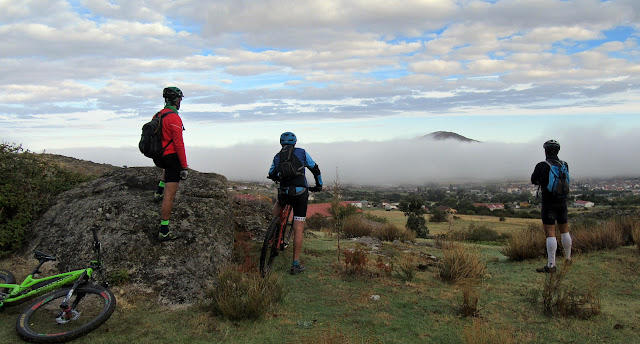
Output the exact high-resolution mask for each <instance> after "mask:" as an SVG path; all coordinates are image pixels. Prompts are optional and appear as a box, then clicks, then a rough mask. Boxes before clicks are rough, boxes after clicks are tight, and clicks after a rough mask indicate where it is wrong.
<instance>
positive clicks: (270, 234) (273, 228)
mask: <svg viewBox="0 0 640 344" xmlns="http://www.w3.org/2000/svg"><path fill="white" fill-rule="evenodd" d="M290 215H291V205H289V204H287V205H285V206H284V207H282V208H281V209H280V213H279V214H278V216H275V217H274V218H273V219H272V220H271V222H270V223H269V227H267V233H266V234H265V236H264V243H263V244H262V252H261V253H260V273H261V274H262V277H265V276H266V275H267V274H268V273H269V271H271V264H273V259H274V258H275V257H277V256H278V253H279V252H280V251H284V250H285V249H286V248H287V247H288V246H289V240H290V239H291V234H292V233H293V221H289V217H290ZM285 234H286V235H285ZM285 237H286V238H285Z"/></svg>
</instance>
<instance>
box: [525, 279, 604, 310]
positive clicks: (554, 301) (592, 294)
mask: <svg viewBox="0 0 640 344" xmlns="http://www.w3.org/2000/svg"><path fill="white" fill-rule="evenodd" d="M570 270H571V268H570V267H568V266H565V267H563V268H561V269H559V270H558V272H557V273H551V274H548V275H545V276H544V280H543V286H542V291H533V294H532V295H531V296H530V299H531V301H533V302H534V303H538V302H540V301H541V302H542V306H543V312H544V314H546V315H548V316H561V317H576V318H580V319H589V318H591V317H593V316H596V315H598V314H600V295H599V292H598V290H599V289H598V287H597V286H596V285H595V284H594V283H591V284H589V285H588V286H586V288H579V287H578V286H577V285H575V284H572V285H569V283H568V282H567V281H566V277H567V274H568V272H569V271H570Z"/></svg>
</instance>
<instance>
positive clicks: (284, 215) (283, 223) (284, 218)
mask: <svg viewBox="0 0 640 344" xmlns="http://www.w3.org/2000/svg"><path fill="white" fill-rule="evenodd" d="M278 216H279V217H280V228H278V241H277V246H276V248H277V249H279V250H281V249H282V248H281V247H280V245H281V244H283V243H284V236H285V233H284V229H285V228H286V227H287V223H288V222H289V217H290V216H291V205H290V204H286V205H285V206H284V207H282V209H281V210H280V214H278ZM292 232H293V231H289V236H288V237H287V243H288V242H289V239H291V233H292Z"/></svg>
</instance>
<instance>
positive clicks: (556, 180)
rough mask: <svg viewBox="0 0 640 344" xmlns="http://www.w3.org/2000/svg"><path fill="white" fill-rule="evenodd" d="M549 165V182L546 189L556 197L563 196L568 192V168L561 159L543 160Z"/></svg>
mask: <svg viewBox="0 0 640 344" xmlns="http://www.w3.org/2000/svg"><path fill="white" fill-rule="evenodd" d="M545 162H546V163H547V165H549V184H547V191H549V192H551V193H552V194H553V195H554V196H556V197H564V196H566V195H568V194H569V180H570V178H569V168H568V167H567V164H566V163H565V162H564V161H562V160H557V161H555V160H551V161H549V160H545Z"/></svg>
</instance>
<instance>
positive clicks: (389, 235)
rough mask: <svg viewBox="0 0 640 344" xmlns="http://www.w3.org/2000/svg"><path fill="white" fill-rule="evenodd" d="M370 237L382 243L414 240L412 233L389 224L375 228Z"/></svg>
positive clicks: (414, 236)
mask: <svg viewBox="0 0 640 344" xmlns="http://www.w3.org/2000/svg"><path fill="white" fill-rule="evenodd" d="M372 235H373V236H374V237H376V238H378V239H380V240H382V241H394V240H400V241H412V242H413V241H415V240H416V234H415V233H414V232H412V231H410V230H408V229H406V228H401V227H398V226H396V225H394V224H391V223H385V224H384V225H382V226H380V227H378V228H376V229H375V230H374V231H373V233H372Z"/></svg>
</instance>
